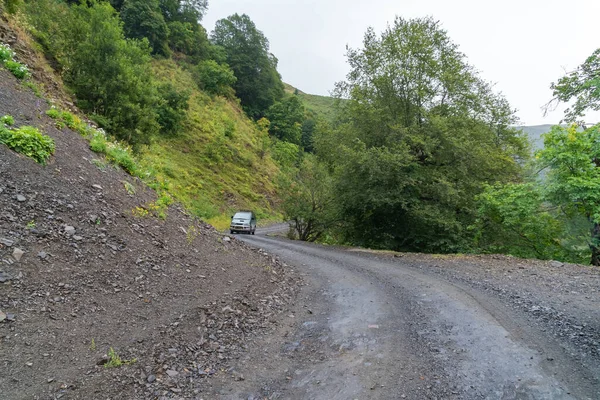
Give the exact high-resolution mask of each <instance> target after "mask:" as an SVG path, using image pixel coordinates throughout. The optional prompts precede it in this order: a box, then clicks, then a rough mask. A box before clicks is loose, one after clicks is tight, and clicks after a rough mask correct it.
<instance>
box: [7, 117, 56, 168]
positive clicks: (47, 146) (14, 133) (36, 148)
mask: <svg viewBox="0 0 600 400" xmlns="http://www.w3.org/2000/svg"><path fill="white" fill-rule="evenodd" d="M0 143H3V144H5V145H6V146H8V147H9V148H10V149H13V150H14V151H16V152H17V153H20V154H23V155H26V156H27V157H31V158H33V159H34V160H35V161H37V162H38V163H40V164H46V161H47V160H48V158H50V156H51V155H52V154H53V153H54V149H55V145H54V140H52V138H51V137H49V136H46V135H43V134H42V133H41V132H40V131H39V130H38V129H37V128H34V127H32V126H22V127H20V128H19V129H8V128H4V127H0Z"/></svg>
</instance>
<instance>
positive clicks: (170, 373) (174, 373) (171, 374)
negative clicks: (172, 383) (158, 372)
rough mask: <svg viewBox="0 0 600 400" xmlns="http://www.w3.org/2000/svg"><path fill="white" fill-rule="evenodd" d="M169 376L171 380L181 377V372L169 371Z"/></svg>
mask: <svg viewBox="0 0 600 400" xmlns="http://www.w3.org/2000/svg"><path fill="white" fill-rule="evenodd" d="M167 375H169V376H170V377H171V378H174V377H176V376H177V375H179V372H177V371H173V370H172V369H168V370H167Z"/></svg>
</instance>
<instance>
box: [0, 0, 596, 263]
mask: <svg viewBox="0 0 600 400" xmlns="http://www.w3.org/2000/svg"><path fill="white" fill-rule="evenodd" d="M0 4H2V3H0ZM208 6H209V4H208V3H207V2H206V1H205V0H110V1H101V0H81V1H75V0H73V1H69V0H3V10H2V12H3V13H4V14H5V16H6V21H7V23H8V24H10V25H11V26H12V27H13V28H14V29H17V30H20V31H21V32H22V33H23V35H27V36H28V37H30V38H31V40H32V46H33V47H34V48H35V49H36V51H37V52H39V53H40V54H42V55H43V58H44V60H45V62H46V63H47V66H48V68H51V69H52V70H53V72H54V73H55V74H57V76H59V77H60V79H61V80H62V82H64V92H65V93H66V96H67V97H68V98H69V99H71V98H72V99H74V104H75V105H76V106H77V108H78V109H79V110H81V112H82V113H83V114H82V115H79V116H78V113H77V112H74V111H73V110H70V111H69V110H66V109H65V108H64V107H63V104H66V103H68V102H65V101H61V99H60V95H59V94H54V93H52V92H51V90H50V88H49V87H45V86H44V85H42V84H41V83H39V82H38V81H36V79H34V78H36V76H37V75H36V74H37V69H43V67H40V66H29V68H30V70H28V69H27V67H25V66H23V65H21V64H19V63H18V61H19V56H20V55H21V54H20V53H19V51H17V53H16V55H15V54H13V53H12V51H13V50H11V49H10V47H8V46H7V44H1V46H3V47H1V48H0V64H2V65H3V66H4V68H6V69H9V70H11V71H12V72H13V73H14V74H15V76H17V77H19V78H20V79H22V80H23V82H24V84H25V85H28V86H29V87H31V88H32V89H33V90H38V91H41V92H50V94H51V95H53V96H54V97H56V107H55V108H53V113H52V114H53V115H52V117H53V118H55V119H56V122H57V124H58V125H60V124H65V125H67V126H69V127H70V128H76V130H78V131H80V132H82V134H85V133H86V132H87V131H86V129H87V127H88V123H87V120H86V119H87V118H89V120H90V121H93V123H94V124H95V125H96V126H98V127H99V128H101V129H102V132H105V133H106V135H96V134H93V135H91V136H90V137H89V138H90V146H91V148H92V150H94V151H97V152H100V153H104V154H105V156H106V158H107V160H108V161H110V162H112V163H115V164H117V165H120V166H122V167H123V168H124V169H126V170H127V171H128V172H129V173H130V174H132V175H135V176H138V177H140V178H141V179H143V180H144V181H146V182H147V183H148V184H150V185H151V186H152V187H153V188H155V189H156V190H157V191H158V192H159V193H160V195H161V197H160V198H161V199H162V202H163V204H169V203H170V202H172V201H178V202H180V203H182V204H183V205H184V206H185V207H186V208H187V209H189V210H190V212H192V213H193V214H195V215H197V216H198V217H200V218H203V219H206V220H207V221H209V222H210V223H212V224H214V225H215V226H216V227H218V228H224V227H225V226H226V224H227V223H228V219H229V217H230V214H231V212H232V211H234V210H236V209H239V208H246V209H250V208H251V209H253V210H255V211H256V212H257V214H258V216H259V218H260V219H262V220H272V221H276V220H281V219H284V220H286V221H289V222H290V227H291V229H290V233H289V236H291V237H294V238H297V239H301V240H305V241H319V242H322V243H327V244H346V245H354V246H364V247H369V248H376V249H390V250H396V251H409V252H427V253H503V254H510V255H513V256H518V257H526V258H539V259H554V260H561V261H567V262H576V263H584V264H590V263H591V264H593V265H600V126H599V125H593V126H590V125H588V124H586V121H585V113H586V111H588V110H599V109H600V49H599V50H597V51H595V52H594V53H593V54H592V55H590V57H589V58H588V59H587V60H582V61H583V63H582V64H581V65H580V66H579V67H578V68H577V69H576V70H575V71H572V72H569V73H568V74H566V75H565V76H563V77H557V80H556V81H555V82H548V86H549V87H551V89H552V91H553V93H554V98H552V99H548V100H549V101H550V102H557V103H567V104H570V105H571V107H570V108H569V109H568V110H567V112H566V113H565V116H564V121H563V123H562V124H561V125H557V126H555V127H553V128H552V129H551V130H550V132H548V133H547V134H545V136H544V147H543V148H542V149H539V150H536V151H533V149H532V147H531V144H530V142H529V139H528V138H527V136H526V135H525V134H524V133H523V132H522V130H520V129H518V128H517V126H518V125H519V121H518V119H517V117H516V112H515V110H514V109H513V108H512V107H511V105H510V104H509V103H508V101H507V100H506V99H505V98H504V97H503V96H502V95H501V94H499V93H496V92H495V91H494V89H493V87H492V85H491V84H490V83H488V82H486V81H485V80H483V79H482V78H481V77H480V76H479V75H478V73H477V70H476V66H473V65H470V64H469V62H468V60H467V55H465V54H463V53H461V51H460V47H459V43H455V42H453V41H452V39H451V38H450V37H449V35H448V33H447V32H446V31H445V30H444V29H443V21H441V22H438V21H436V20H435V19H433V18H430V17H423V18H418V19H405V18H402V17H400V16H397V17H395V19H393V20H391V21H390V22H389V25H388V27H387V28H386V29H385V30H384V31H383V32H376V31H374V30H373V29H369V30H368V31H367V32H365V34H364V41H363V45H362V46H361V47H360V48H349V49H347V53H346V57H347V62H348V64H349V67H350V72H349V73H348V75H347V77H346V79H345V80H344V81H341V82H337V83H334V82H332V88H333V90H332V96H331V98H329V97H323V96H311V95H307V94H305V93H303V92H301V91H300V90H298V89H295V88H293V87H291V86H290V85H286V84H284V83H283V82H282V78H281V75H280V74H279V72H278V70H277V63H278V60H277V58H276V55H273V54H272V53H271V52H270V47H269V40H268V38H267V37H265V35H264V34H263V33H262V32H261V30H260V27H257V26H256V25H255V24H254V22H253V21H252V20H251V19H250V17H248V16H247V15H238V14H234V15H231V16H229V17H227V18H225V19H222V20H220V21H218V22H217V24H216V26H215V28H214V30H213V31H212V32H207V31H206V29H205V28H204V27H203V26H202V23H201V21H202V17H203V15H204V14H205V12H206V11H207V8H208ZM17 50H18V49H17ZM18 75H19V76H18ZM63 100H64V99H63ZM588 122H589V121H588ZM159 206H160V204H159Z"/></svg>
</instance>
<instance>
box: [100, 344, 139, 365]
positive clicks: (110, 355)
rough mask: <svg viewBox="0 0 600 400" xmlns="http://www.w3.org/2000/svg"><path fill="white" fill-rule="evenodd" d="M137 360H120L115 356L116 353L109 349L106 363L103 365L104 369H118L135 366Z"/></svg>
mask: <svg viewBox="0 0 600 400" xmlns="http://www.w3.org/2000/svg"><path fill="white" fill-rule="evenodd" d="M136 362H137V359H135V358H133V359H131V360H121V357H120V356H119V355H118V354H117V352H116V351H115V350H114V349H113V348H112V347H111V348H110V349H109V350H108V361H107V362H106V364H104V368H119V367H121V366H123V365H131V364H135V363H136Z"/></svg>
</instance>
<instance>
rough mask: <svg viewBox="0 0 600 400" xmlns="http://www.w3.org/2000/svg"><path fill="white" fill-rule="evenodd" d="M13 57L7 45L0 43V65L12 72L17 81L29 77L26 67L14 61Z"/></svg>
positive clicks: (13, 53)
mask: <svg viewBox="0 0 600 400" xmlns="http://www.w3.org/2000/svg"><path fill="white" fill-rule="evenodd" d="M15 55H16V54H15V52H14V51H13V50H12V49H11V48H10V46H9V45H7V44H4V43H0V65H2V66H4V68H6V69H7V70H9V71H10V72H12V74H13V75H14V76H15V77H16V78H17V79H21V80H22V79H26V78H29V77H30V76H31V73H30V72H29V68H27V65H25V64H23V63H20V62H18V61H17V60H15Z"/></svg>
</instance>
